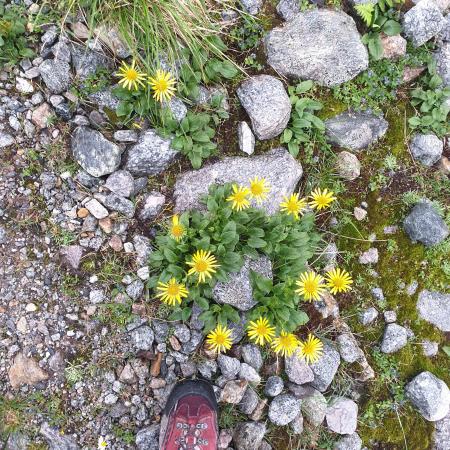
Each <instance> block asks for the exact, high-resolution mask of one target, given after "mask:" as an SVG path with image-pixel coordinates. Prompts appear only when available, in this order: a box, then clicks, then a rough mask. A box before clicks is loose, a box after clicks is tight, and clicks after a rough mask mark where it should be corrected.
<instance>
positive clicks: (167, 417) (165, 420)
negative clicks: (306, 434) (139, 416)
mask: <svg viewBox="0 0 450 450" xmlns="http://www.w3.org/2000/svg"><path fill="white" fill-rule="evenodd" d="M218 430H219V427H218V425H217V401H216V397H215V395H214V391H213V389H212V387H211V385H210V384H209V383H207V382H206V381H202V380H187V381H183V382H181V383H178V384H177V385H176V386H175V387H174V388H173V390H172V392H171V394H170V396H169V399H168V400H167V404H166V407H165V408H164V413H163V417H162V419H161V431H160V435H159V448H160V450H217V440H218V434H219V431H218Z"/></svg>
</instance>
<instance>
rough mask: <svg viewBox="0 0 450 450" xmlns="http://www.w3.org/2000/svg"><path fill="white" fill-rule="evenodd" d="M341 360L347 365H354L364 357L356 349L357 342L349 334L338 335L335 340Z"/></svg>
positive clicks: (359, 350)
mask: <svg viewBox="0 0 450 450" xmlns="http://www.w3.org/2000/svg"><path fill="white" fill-rule="evenodd" d="M336 343H337V347H338V350H339V353H340V355H341V358H342V359H343V360H344V361H345V362H348V363H354V362H355V361H358V359H361V357H363V356H364V354H363V352H362V350H361V349H360V348H359V347H358V342H357V341H356V339H355V338H354V336H353V335H352V334H351V333H343V334H340V335H339V336H338V337H337V339H336Z"/></svg>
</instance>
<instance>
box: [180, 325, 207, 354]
mask: <svg viewBox="0 0 450 450" xmlns="http://www.w3.org/2000/svg"><path fill="white" fill-rule="evenodd" d="M202 340H203V334H202V333H200V332H199V331H196V330H191V340H190V341H189V342H186V344H183V345H182V352H183V353H185V354H187V355H188V354H189V353H193V352H195V351H196V350H197V348H198V347H199V346H200V343H201V342H202Z"/></svg>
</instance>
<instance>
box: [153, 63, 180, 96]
mask: <svg viewBox="0 0 450 450" xmlns="http://www.w3.org/2000/svg"><path fill="white" fill-rule="evenodd" d="M175 83H176V81H175V78H174V77H173V76H172V75H171V73H170V72H165V71H164V70H157V71H156V74H155V76H154V77H149V78H148V84H149V85H150V86H151V88H152V90H153V98H156V100H158V102H164V101H169V100H170V99H171V98H172V97H173V96H174V95H175V92H176V88H175Z"/></svg>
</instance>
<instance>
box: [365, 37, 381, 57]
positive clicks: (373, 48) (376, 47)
mask: <svg viewBox="0 0 450 450" xmlns="http://www.w3.org/2000/svg"><path fill="white" fill-rule="evenodd" d="M368 47H369V52H370V54H371V56H372V58H373V59H375V60H379V59H380V58H381V57H382V56H383V46H382V45H381V38H380V35H379V34H378V33H376V34H375V35H374V36H372V37H370V39H369V44H368Z"/></svg>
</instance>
